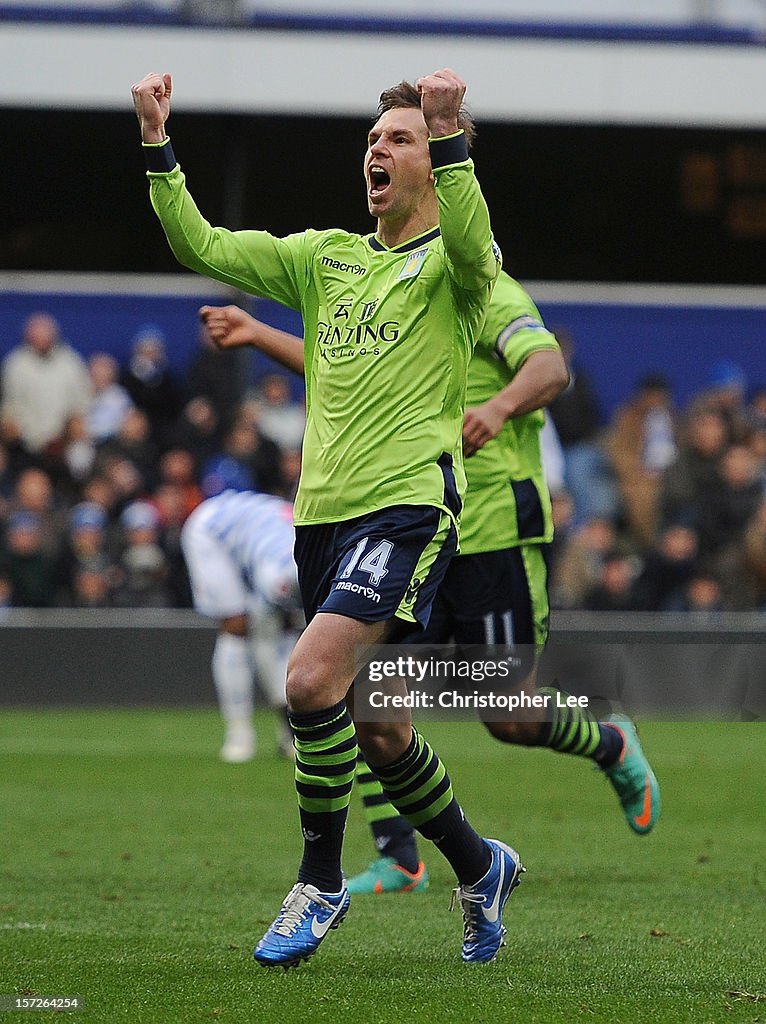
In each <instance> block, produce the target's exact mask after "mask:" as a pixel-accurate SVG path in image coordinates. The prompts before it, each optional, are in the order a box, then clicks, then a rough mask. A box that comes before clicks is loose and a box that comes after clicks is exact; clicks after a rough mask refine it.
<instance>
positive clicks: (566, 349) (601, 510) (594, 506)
mask: <svg viewBox="0 0 766 1024" xmlns="http://www.w3.org/2000/svg"><path fill="white" fill-rule="evenodd" d="M554 334H555V335H556V338H557V340H558V342H559V345H560V346H561V351H562V352H563V354H564V358H565V359H566V362H567V368H568V369H569V385H568V386H567V387H566V388H565V390H564V391H562V392H561V394H560V395H559V396H558V398H555V399H554V400H553V402H551V404H550V406H549V407H548V412H549V414H550V416H551V419H552V420H553V424H554V426H555V427H556V432H557V433H558V436H559V440H560V441H561V446H562V448H563V450H564V459H565V480H566V486H567V490H568V491H569V493H570V495H571V496H572V501H573V502H574V508H575V517H576V518H577V520H578V521H579V522H587V521H588V520H589V519H611V518H612V517H613V516H615V515H616V513H617V508H618V504H619V503H618V498H617V488H616V485H615V481H614V476H613V473H612V469H611V466H610V464H609V460H608V458H607V456H606V452H605V450H604V445H603V437H602V433H603V432H602V425H601V414H600V410H599V408H598V404H597V402H596V396H595V392H594V389H593V386H592V384H591V382H590V380H589V379H588V376H587V374H585V372H584V371H583V370H582V369H581V367H579V366H578V365H577V363H576V362H575V360H574V353H575V346H574V340H573V338H572V336H571V334H570V333H569V332H568V331H567V330H565V329H564V328H561V327H557V328H555V330H554Z"/></svg>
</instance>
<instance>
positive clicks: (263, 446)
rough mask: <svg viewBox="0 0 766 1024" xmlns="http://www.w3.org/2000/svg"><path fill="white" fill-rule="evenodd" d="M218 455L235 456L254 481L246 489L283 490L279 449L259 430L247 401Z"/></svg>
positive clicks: (254, 413) (243, 470)
mask: <svg viewBox="0 0 766 1024" xmlns="http://www.w3.org/2000/svg"><path fill="white" fill-rule="evenodd" d="M216 457H217V458H228V459H234V461H235V462H236V463H237V464H238V465H239V466H241V468H242V472H243V475H244V478H245V479H247V480H249V481H250V483H249V484H246V485H245V486H244V487H243V488H242V489H243V490H256V491H262V492H265V493H268V494H280V493H282V491H283V489H284V488H283V481H282V478H281V474H280V465H279V464H280V452H279V448H278V447H277V446H276V445H275V444H274V442H273V441H269V439H268V438H266V437H263V436H262V435H261V434H260V433H259V431H258V427H257V425H256V412H255V410H254V409H253V407H252V405H251V404H249V403H245V405H244V406H243V407H242V409H241V410H240V412H239V414H238V415H237V419H236V421H235V423H234V426H233V427H232V428H231V430H230V431H229V432H228V434H227V435H226V437H225V438H224V441H223V446H222V448H221V451H220V452H218V453H217V456H216ZM203 489H204V488H203Z"/></svg>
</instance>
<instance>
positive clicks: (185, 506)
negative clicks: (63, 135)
mask: <svg viewBox="0 0 766 1024" xmlns="http://www.w3.org/2000/svg"><path fill="white" fill-rule="evenodd" d="M159 478H160V479H159V487H163V486H164V487H172V488H174V489H175V491H176V494H177V498H176V499H173V503H174V505H175V504H176V503H177V504H178V506H179V511H178V513H177V514H178V515H180V516H181V525H183V522H184V520H186V518H187V517H188V516H189V515H191V513H192V512H193V511H194V509H195V508H196V507H197V505H199V504H200V502H201V501H202V500H203V499H204V497H205V496H204V494H203V493H202V488H201V487H200V486H199V484H198V483H197V473H196V466H195V464H194V458H193V456H192V454H191V452H189V451H187V450H186V449H185V448H171V449H170V451H167V452H165V454H164V455H163V456H162V458H161V459H160V465H159ZM168 500H170V499H168ZM174 517H175V515H174Z"/></svg>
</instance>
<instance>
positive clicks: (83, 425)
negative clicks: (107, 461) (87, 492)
mask: <svg viewBox="0 0 766 1024" xmlns="http://www.w3.org/2000/svg"><path fill="white" fill-rule="evenodd" d="M95 464H96V445H95V444H94V442H93V439H92V438H91V436H90V429H89V427H88V421H87V417H85V416H81V415H77V416H70V417H69V419H68V420H67V425H66V427H65V428H64V436H63V437H62V439H61V451H60V453H59V456H58V459H57V460H56V462H55V463H54V467H55V472H56V474H57V480H56V482H57V484H58V486H59V487H61V489H62V490H63V492H64V493H65V494H66V495H67V496H68V497H70V498H72V499H73V500H76V496H77V494H78V492H79V489H80V488H81V487H82V485H83V483H84V481H85V480H87V479H88V477H89V476H90V475H91V473H92V472H93V468H94V466H95Z"/></svg>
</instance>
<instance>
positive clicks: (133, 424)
mask: <svg viewBox="0 0 766 1024" xmlns="http://www.w3.org/2000/svg"><path fill="white" fill-rule="evenodd" d="M114 457H117V458H120V459H128V460H129V461H130V462H132V463H133V465H134V466H135V467H136V469H137V470H138V472H139V473H140V474H141V479H142V481H143V485H144V489H145V490H151V488H152V487H153V486H154V484H155V482H156V479H157V462H158V448H157V445H156V444H155V442H154V439H153V437H152V428H151V424H150V422H149V417H148V415H147V414H146V412H144V410H143V409H138V408H135V407H131V408H130V409H128V411H127V413H126V415H125V418H124V419H123V421H122V424H121V425H120V429H119V430H118V432H117V434H116V435H115V436H114V437H112V438H110V439H109V440H108V441H105V442H104V443H103V444H102V445H101V447H100V450H99V457H98V460H97V464H98V465H99V466H101V465H103V464H104V460H105V459H108V458H114Z"/></svg>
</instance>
